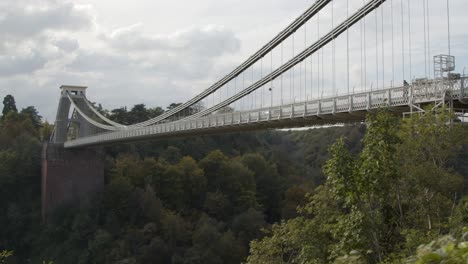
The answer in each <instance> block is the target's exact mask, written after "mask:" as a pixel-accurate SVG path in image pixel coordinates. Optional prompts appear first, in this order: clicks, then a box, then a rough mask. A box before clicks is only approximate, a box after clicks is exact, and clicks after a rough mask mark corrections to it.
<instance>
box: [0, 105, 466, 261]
mask: <svg viewBox="0 0 468 264" xmlns="http://www.w3.org/2000/svg"><path fill="white" fill-rule="evenodd" d="M175 105H176V104H173V105H171V106H169V107H168V108H171V107H174V106H175ZM100 110H101V111H102V112H103V113H104V114H106V115H107V116H108V117H109V118H110V119H112V120H114V121H117V122H121V123H133V122H138V121H142V120H146V119H148V118H149V117H153V116H157V115H159V114H161V113H162V112H163V111H164V109H162V108H160V107H158V108H153V109H147V108H146V107H145V106H144V105H135V106H134V107H133V108H132V109H131V110H130V111H127V109H126V108H120V109H115V110H112V111H105V110H103V109H102V108H101V109H100ZM452 119H453V118H452V116H451V115H450V114H448V113H447V112H446V111H440V112H437V113H432V112H428V113H427V114H426V115H423V116H421V117H420V116H414V117H412V118H408V119H404V120H403V119H400V118H398V117H395V116H394V115H392V114H391V113H388V112H387V111H385V110H384V109H383V110H381V111H380V112H379V113H374V114H372V115H369V118H368V120H367V122H366V124H361V125H359V124H357V125H347V126H342V127H327V128H318V129H310V130H298V131H282V130H281V131H279V130H278V131H275V130H271V131H263V132H249V133H234V134H226V135H214V136H204V137H193V138H184V139H177V140H161V141H155V142H144V143H137V144H127V145H117V146H112V147H107V148H106V149H105V156H106V160H105V164H106V169H105V175H106V180H105V182H106V186H105V189H104V191H103V192H102V193H100V194H96V195H94V196H92V197H87V198H86V199H83V200H81V201H80V202H78V203H74V204H67V205H64V206H63V207H62V208H60V209H58V210H57V211H56V212H55V214H54V215H53V216H51V217H50V218H49V219H48V221H47V223H45V224H43V223H42V222H41V216H40V206H41V196H40V195H41V194H40V184H41V174H40V173H41V171H40V151H41V141H44V140H47V139H48V137H49V136H50V133H51V131H52V129H53V128H52V126H51V125H49V124H48V123H47V122H44V121H42V118H41V116H40V115H39V113H38V112H37V111H36V109H35V108H34V107H27V108H24V109H22V110H21V111H18V110H17V109H16V106H15V102H14V98H13V97H12V96H10V97H9V96H7V97H5V100H4V108H3V115H2V117H1V120H0V212H2V213H1V214H0V251H2V250H5V251H4V252H3V253H2V254H0V263H42V262H43V261H45V263H48V261H52V262H53V263H120V264H127V263H128V264H130V263H200V264H201V263H405V262H406V263H442V262H441V261H443V260H444V261H447V262H445V263H466V261H467V259H468V244H467V243H468V242H467V241H468V233H467V232H468V229H466V227H468V196H467V195H468V188H467V183H468V147H467V144H468V142H467V139H468V137H467V136H466V135H467V133H468V132H467V131H466V128H464V127H462V126H460V125H459V124H458V123H456V122H455V123H453V122H451V121H452ZM432 241H434V242H432ZM431 242H432V243H431ZM420 245H423V246H420ZM418 247H419V249H418ZM10 251H12V252H11V253H12V256H7V255H10V254H9V252H10Z"/></svg>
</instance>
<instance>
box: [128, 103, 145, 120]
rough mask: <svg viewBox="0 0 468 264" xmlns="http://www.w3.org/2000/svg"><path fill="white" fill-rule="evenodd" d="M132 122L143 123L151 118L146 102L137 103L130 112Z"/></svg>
mask: <svg viewBox="0 0 468 264" xmlns="http://www.w3.org/2000/svg"><path fill="white" fill-rule="evenodd" d="M128 115H129V120H128V122H129V123H130V124H136V123H141V122H143V121H146V120H148V119H149V113H148V110H147V109H146V106H145V105H144V104H137V105H134V106H133V107H132V109H131V110H130V112H129V113H128Z"/></svg>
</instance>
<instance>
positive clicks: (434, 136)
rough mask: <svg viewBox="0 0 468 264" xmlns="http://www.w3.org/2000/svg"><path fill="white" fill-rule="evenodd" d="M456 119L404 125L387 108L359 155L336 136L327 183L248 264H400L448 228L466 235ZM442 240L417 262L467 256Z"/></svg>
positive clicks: (259, 245) (257, 244)
mask: <svg viewBox="0 0 468 264" xmlns="http://www.w3.org/2000/svg"><path fill="white" fill-rule="evenodd" d="M450 120H451V116H450V114H447V113H446V112H444V111H441V112H430V111H428V113H427V114H426V115H424V116H423V117H421V118H417V117H413V118H411V119H408V120H404V121H403V122H402V123H400V121H399V120H398V118H396V117H395V116H393V115H391V114H390V113H389V112H387V111H385V110H381V111H380V112H379V113H377V114H376V115H372V116H369V118H368V120H367V130H366V135H365V137H364V139H363V148H362V150H361V151H360V153H356V152H355V150H353V149H352V150H351V151H350V150H349V149H350V148H349V146H348V145H347V143H346V142H345V140H344V138H340V139H338V140H337V142H336V143H335V144H333V145H332V146H331V147H330V157H329V159H328V161H327V162H326V163H325V165H324V167H323V171H324V174H325V176H326V178H327V181H326V183H325V185H324V187H320V188H318V189H317V190H316V192H315V193H313V194H312V195H309V199H310V200H309V202H308V203H307V204H306V205H305V206H303V207H301V208H299V213H300V214H301V216H299V217H296V218H294V219H291V220H289V221H287V222H282V223H281V224H277V225H273V227H272V229H271V231H269V233H267V236H266V237H265V238H263V239H261V240H255V241H253V242H252V243H251V251H250V256H249V258H248V262H249V263H330V262H334V263H377V262H382V263H384V262H385V261H386V262H385V263H401V261H400V260H399V259H401V258H402V257H404V256H408V255H410V254H412V252H414V250H415V249H416V247H418V245H420V244H421V243H428V242H429V241H431V240H432V239H434V238H436V237H438V236H440V235H443V234H444V233H447V232H448V227H449V226H451V228H452V230H453V232H454V233H460V231H459V230H460V226H463V224H466V216H467V213H466V212H468V211H467V210H466V200H465V199H463V200H461V201H460V202H459V203H458V206H456V203H457V199H456V197H457V193H458V192H459V191H460V190H461V188H460V186H462V180H461V176H460V175H458V174H457V173H456V172H454V170H453V167H452V166H453V164H454V163H453V161H454V159H455V158H456V157H457V153H459V151H460V149H461V148H460V142H465V141H464V140H465V139H464V138H463V136H462V134H463V131H462V130H461V128H460V127H457V126H456V125H455V126H452V125H451V123H450V122H449V121H450ZM354 153H356V154H354ZM327 197H328V198H327ZM434 245H435V244H434V243H432V244H431V247H432V246H434ZM436 245H437V246H436V248H433V250H434V251H437V253H434V252H430V253H427V254H425V255H424V254H423V255H421V254H419V255H418V256H419V258H420V259H419V260H418V261H420V262H418V263H436V262H430V261H429V260H431V259H432V260H436V259H440V261H442V259H444V258H447V259H450V261H449V262H447V263H464V261H466V260H465V259H462V258H459V257H460V256H463V255H464V254H465V252H464V251H463V250H464V249H463V248H462V249H461V251H457V250H455V249H457V246H455V245H458V244H456V243H452V244H446V245H445V246H444V248H443V249H441V246H439V244H437V243H436ZM460 245H461V247H464V245H465V244H463V243H462V244H459V245H458V247H460ZM426 251H427V250H426ZM452 252H453V254H454V256H455V257H454V259H453V260H452V259H451V258H452V256H451V254H452ZM460 252H462V253H460ZM465 257H466V256H465ZM433 258H434V259H433ZM423 259H424V260H423ZM415 261H416V260H415ZM424 261H426V262H424ZM437 263H439V262H437Z"/></svg>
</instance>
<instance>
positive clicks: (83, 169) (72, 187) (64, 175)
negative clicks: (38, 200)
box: [41, 143, 104, 221]
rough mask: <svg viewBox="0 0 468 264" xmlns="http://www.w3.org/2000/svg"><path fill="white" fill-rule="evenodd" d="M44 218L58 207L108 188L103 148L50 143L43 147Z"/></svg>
mask: <svg viewBox="0 0 468 264" xmlns="http://www.w3.org/2000/svg"><path fill="white" fill-rule="evenodd" d="M41 188H42V190H41V191H42V219H43V221H45V220H46V218H47V216H48V215H49V214H50V213H52V212H53V211H54V210H55V209H56V208H57V207H59V206H61V205H64V204H66V203H73V202H77V201H79V200H80V199H81V198H83V197H85V196H87V195H90V194H93V193H98V192H101V191H102V190H103V188H104V160H103V157H102V154H101V153H99V151H95V150H91V149H70V150H69V149H65V148H64V147H63V144H53V143H48V144H44V145H43V149H42V186H41Z"/></svg>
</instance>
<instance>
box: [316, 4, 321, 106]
mask: <svg viewBox="0 0 468 264" xmlns="http://www.w3.org/2000/svg"><path fill="white" fill-rule="evenodd" d="M319 40H320V12H319V13H317V41H319ZM321 52H322V50H320V51H319V53H318V54H317V98H320V88H321V87H320V71H321V70H322V69H321V67H320V53H321Z"/></svg>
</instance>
